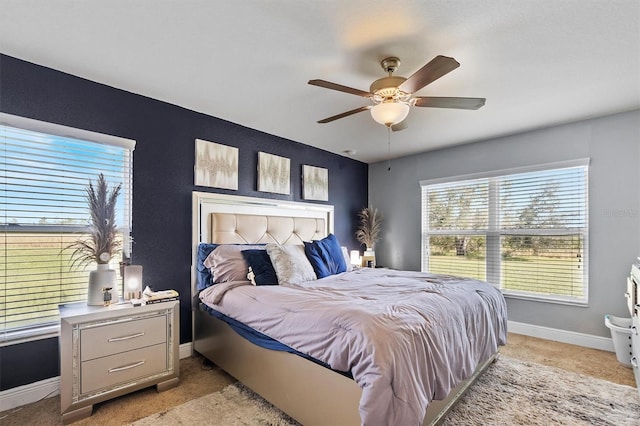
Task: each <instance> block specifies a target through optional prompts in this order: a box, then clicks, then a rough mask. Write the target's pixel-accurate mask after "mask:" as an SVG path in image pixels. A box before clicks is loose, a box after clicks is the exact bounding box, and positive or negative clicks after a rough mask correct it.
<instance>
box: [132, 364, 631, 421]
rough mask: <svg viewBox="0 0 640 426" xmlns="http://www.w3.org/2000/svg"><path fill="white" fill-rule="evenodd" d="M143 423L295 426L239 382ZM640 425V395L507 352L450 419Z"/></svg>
mask: <svg viewBox="0 0 640 426" xmlns="http://www.w3.org/2000/svg"><path fill="white" fill-rule="evenodd" d="M133 424H134V425H135V426H143V425H158V424H162V425H178V424H208V425H273V426H288V425H295V424H297V423H295V422H294V421H293V420H292V419H290V418H288V417H287V416H286V415H285V414H283V413H282V412H281V411H279V410H278V409H277V408H275V407H273V406H272V405H270V404H269V403H268V402H266V401H264V400H263V399H262V398H260V397H259V396H257V395H256V394H254V393H253V392H251V391H250V390H248V389H246V388H244V387H243V386H242V385H239V384H232V385H229V386H227V387H226V388H224V389H223V390H222V391H219V392H214V393H211V394H209V395H206V396H203V397H200V398H198V399H195V400H192V401H189V402H187V403H185V404H182V405H180V406H178V407H174V408H172V409H169V410H166V411H163V412H160V413H156V414H153V415H151V416H149V417H146V418H144V419H141V420H139V421H137V422H135V423H133ZM506 424H509V425H603V426H604V425H611V426H623V425H638V424H640V395H639V394H638V390H637V389H636V388H632V387H630V386H625V385H618V384H615V383H611V382H608V381H604V380H600V379H595V378H592V377H588V376H583V375H579V374H575V373H571V372H568V371H565V370H560V369H557V368H554V367H548V366H545V365H541V364H537V363H533V362H523V361H519V360H516V359H513V358H509V357H506V356H501V357H500V358H499V359H498V361H497V362H496V363H495V364H493V365H491V366H490V367H489V369H488V370H487V372H486V373H485V374H484V375H483V376H482V377H481V378H480V379H479V381H478V382H477V383H476V384H475V385H474V386H473V387H471V388H470V389H469V391H468V392H467V394H466V395H465V396H464V398H463V399H462V400H460V402H459V403H458V404H457V405H456V406H455V407H454V409H453V410H452V412H451V413H449V415H448V416H447V418H446V419H445V421H444V425H446V426H457V425H465V426H468V425H506Z"/></svg>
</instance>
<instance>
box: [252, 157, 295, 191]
mask: <svg viewBox="0 0 640 426" xmlns="http://www.w3.org/2000/svg"><path fill="white" fill-rule="evenodd" d="M290 163H291V160H290V159H288V158H285V157H280V156H278V155H273V154H267V153H266V152H258V191H261V192H273V193H275V194H285V195H289V193H290V192H291V178H290V167H291V164H290Z"/></svg>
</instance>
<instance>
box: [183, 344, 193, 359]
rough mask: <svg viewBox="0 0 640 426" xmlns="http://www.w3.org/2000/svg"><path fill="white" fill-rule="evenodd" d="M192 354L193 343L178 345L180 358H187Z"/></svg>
mask: <svg viewBox="0 0 640 426" xmlns="http://www.w3.org/2000/svg"><path fill="white" fill-rule="evenodd" d="M191 355H193V343H191V342H189V343H183V344H181V345H180V359H185V358H189V357H190V356H191Z"/></svg>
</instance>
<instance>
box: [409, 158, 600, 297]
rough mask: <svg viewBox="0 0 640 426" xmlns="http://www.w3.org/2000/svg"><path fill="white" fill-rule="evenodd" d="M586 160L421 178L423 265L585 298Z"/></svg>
mask: <svg viewBox="0 0 640 426" xmlns="http://www.w3.org/2000/svg"><path fill="white" fill-rule="evenodd" d="M588 163H589V162H588V160H576V161H571V162H563V163H556V164H552V165H547V166H540V167H535V168H526V169H516V170H508V171H503V172H495V173H487V174H482V175H473V176H461V177H458V178H452V179H444V180H432V181H423V182H420V184H421V186H422V240H423V250H422V270H423V271H429V272H434V273H445V274H452V275H458V276H465V277H471V278H477V279H480V280H485V281H488V282H490V283H492V284H494V285H496V286H498V287H499V288H500V289H502V290H503V292H504V293H505V295H509V296H512V297H523V298H535V299H545V300H549V301H557V302H560V303H575V304H586V303H587V301H588V285H587V278H588V270H587V243H588V238H587V237H588V204H587V203H588V191H587V184H588Z"/></svg>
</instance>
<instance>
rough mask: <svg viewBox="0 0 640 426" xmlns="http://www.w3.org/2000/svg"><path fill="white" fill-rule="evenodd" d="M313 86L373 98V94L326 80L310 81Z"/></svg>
mask: <svg viewBox="0 0 640 426" xmlns="http://www.w3.org/2000/svg"><path fill="white" fill-rule="evenodd" d="M309 84H310V85H312V86H318V87H324V88H325V89H331V90H337V91H338V92H344V93H349V94H351V95H357V96H362V97H363V98H369V97H371V93H369V92H365V91H364V90H359V89H354V88H353V87H348V86H343V85H342V84H337V83H332V82H330V81H326V80H309Z"/></svg>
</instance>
